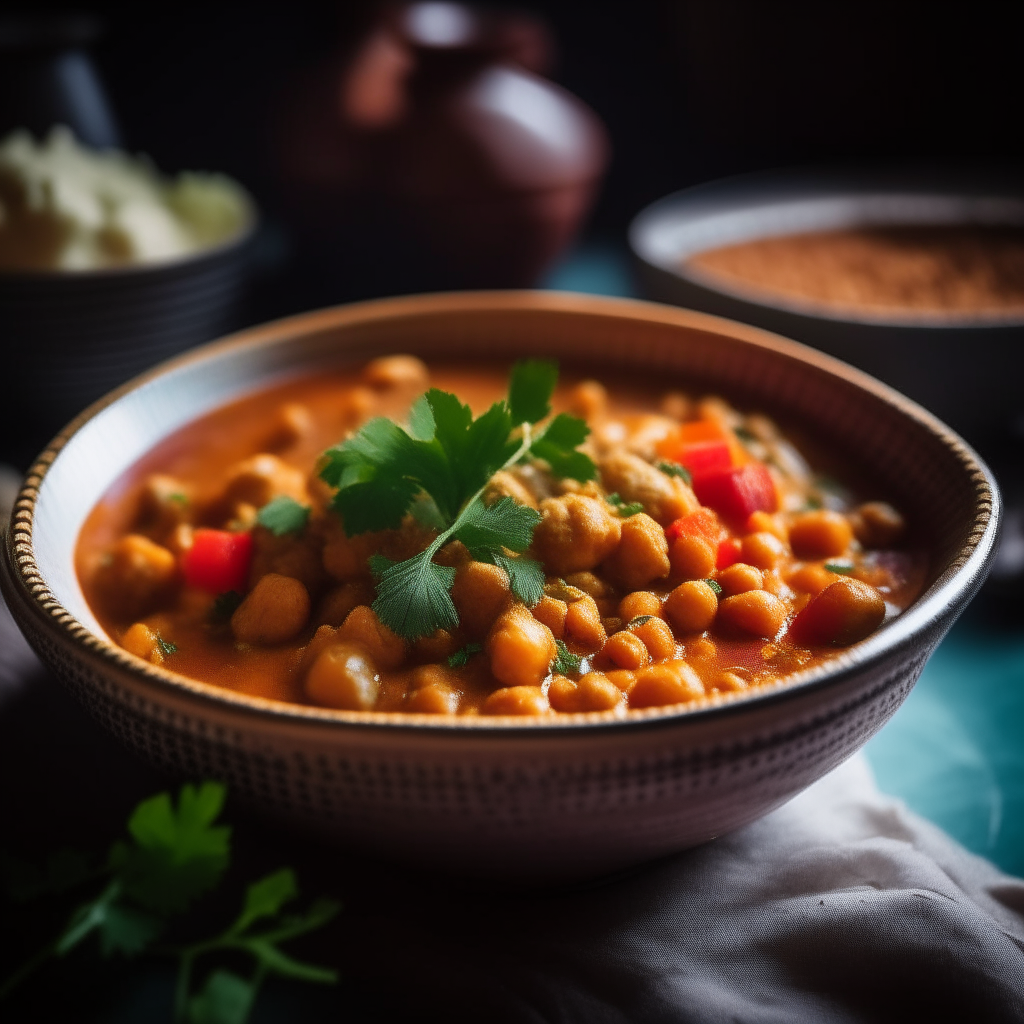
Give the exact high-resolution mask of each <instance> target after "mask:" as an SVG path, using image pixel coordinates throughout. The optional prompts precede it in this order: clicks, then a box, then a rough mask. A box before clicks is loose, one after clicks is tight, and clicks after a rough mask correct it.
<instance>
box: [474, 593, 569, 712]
mask: <svg viewBox="0 0 1024 1024" xmlns="http://www.w3.org/2000/svg"><path fill="white" fill-rule="evenodd" d="M485 650H486V651H487V654H488V656H489V657H490V659H491V672H492V674H493V675H494V678H495V679H497V680H498V681H499V682H502V683H504V684H505V685H506V686H508V687H512V688H517V687H521V686H526V687H530V686H534V687H536V686H540V684H541V683H542V682H543V681H544V678H545V677H546V676H547V674H548V671H549V669H550V667H551V661H552V659H553V658H554V656H555V654H556V652H557V648H556V647H555V638H554V637H553V636H552V635H551V630H550V629H548V627H547V626H545V625H544V624H543V623H541V622H538V621H537V620H536V619H535V618H534V617H533V616H532V615H531V614H530V613H529V611H528V610H527V609H526V608H524V607H523V606H522V605H512V606H511V607H510V608H508V609H506V610H505V611H504V612H502V614H501V615H500V616H498V620H497V621H496V622H495V623H494V626H493V628H492V629H491V632H490V635H489V636H488V638H487V642H486V644H485ZM489 713H493V714H499V712H489ZM500 713H501V714H505V712H500ZM509 713H512V712H509Z"/></svg>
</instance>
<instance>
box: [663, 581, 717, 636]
mask: <svg viewBox="0 0 1024 1024" xmlns="http://www.w3.org/2000/svg"><path fill="white" fill-rule="evenodd" d="M717 612H718V595H717V594H716V593H715V591H714V590H713V589H712V587H711V586H710V585H709V584H707V583H705V582H704V581H703V580H688V581H687V582H686V583H680V584H679V586H678V587H676V589H675V590H673V591H672V593H671V594H669V595H668V597H667V598H665V617H666V618H667V619H668V621H669V622H670V623H672V627H673V629H674V630H675V631H676V632H677V633H703V632H704V630H705V629H708V628H709V627H710V626H711V623H712V622H714V620H715V615H716V613H717Z"/></svg>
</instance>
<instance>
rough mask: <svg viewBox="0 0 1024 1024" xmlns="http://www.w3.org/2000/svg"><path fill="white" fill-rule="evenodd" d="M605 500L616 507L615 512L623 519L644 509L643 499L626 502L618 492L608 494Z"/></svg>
mask: <svg viewBox="0 0 1024 1024" xmlns="http://www.w3.org/2000/svg"><path fill="white" fill-rule="evenodd" d="M604 500H605V501H607V502H608V504H609V505H611V507H612V508H613V509H615V514H616V515H617V516H619V517H620V518H621V519H628V518H629V517H630V516H635V515H636V514H637V513H639V512H643V510H644V503H643V502H642V501H630V502H626V501H623V500H622V498H621V497H619V495H618V494H616V493H612V494H606V495H605V497H604Z"/></svg>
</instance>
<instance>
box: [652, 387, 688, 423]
mask: <svg viewBox="0 0 1024 1024" xmlns="http://www.w3.org/2000/svg"><path fill="white" fill-rule="evenodd" d="M660 408H661V413H662V415H663V416H668V418H669V419H673V420H678V421H680V422H682V421H683V420H686V419H689V418H690V412H691V411H692V409H693V403H692V402H691V401H690V398H689V396H688V395H684V394H683V393H682V392H681V391H668V392H666V394H665V396H664V397H663V398H662V400H661V406H660Z"/></svg>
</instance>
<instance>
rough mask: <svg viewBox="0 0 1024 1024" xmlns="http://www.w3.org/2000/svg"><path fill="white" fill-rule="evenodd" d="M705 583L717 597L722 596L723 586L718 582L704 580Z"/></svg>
mask: <svg viewBox="0 0 1024 1024" xmlns="http://www.w3.org/2000/svg"><path fill="white" fill-rule="evenodd" d="M704 582H705V583H706V584H707V585H708V586H709V587H710V588H711V589H712V590H713V591H714V592H715V595H716V596H717V597H721V596H722V593H723V591H722V584H721V583H719V582H718V580H704Z"/></svg>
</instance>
